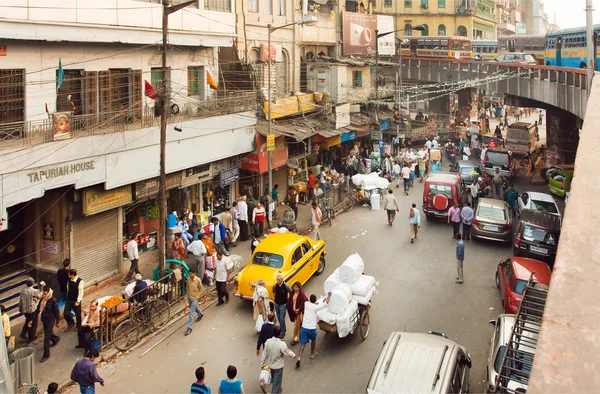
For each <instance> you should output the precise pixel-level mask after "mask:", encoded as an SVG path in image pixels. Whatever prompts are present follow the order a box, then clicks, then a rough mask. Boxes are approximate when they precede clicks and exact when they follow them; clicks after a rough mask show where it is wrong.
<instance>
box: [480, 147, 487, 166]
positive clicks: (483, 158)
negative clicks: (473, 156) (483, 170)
mask: <svg viewBox="0 0 600 394" xmlns="http://www.w3.org/2000/svg"><path fill="white" fill-rule="evenodd" d="M487 150H488V148H486V147H485V146H484V147H483V148H482V149H481V157H480V159H481V162H482V163H483V160H485V154H486V153H487Z"/></svg>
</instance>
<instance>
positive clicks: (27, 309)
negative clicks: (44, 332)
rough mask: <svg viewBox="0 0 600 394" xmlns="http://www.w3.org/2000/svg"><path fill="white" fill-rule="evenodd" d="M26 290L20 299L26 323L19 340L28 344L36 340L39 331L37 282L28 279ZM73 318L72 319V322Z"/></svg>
mask: <svg viewBox="0 0 600 394" xmlns="http://www.w3.org/2000/svg"><path fill="white" fill-rule="evenodd" d="M25 283H26V286H27V287H25V288H23V290H21V295H20V298H19V312H21V313H22V314H23V315H24V316H25V323H24V324H23V329H22V330H21V334H20V335H19V338H21V339H26V340H27V343H31V342H33V341H34V340H35V334H36V331H37V319H36V318H35V309H36V306H37V301H38V292H37V290H36V289H35V288H34V287H33V286H34V285H35V281H34V280H33V278H29V279H27V282H25ZM72 320H73V318H71V321H72Z"/></svg>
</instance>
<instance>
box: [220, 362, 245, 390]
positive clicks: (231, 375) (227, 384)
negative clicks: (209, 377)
mask: <svg viewBox="0 0 600 394" xmlns="http://www.w3.org/2000/svg"><path fill="white" fill-rule="evenodd" d="M236 376H237V368H236V367H234V366H233V365H230V366H228V367H227V379H223V380H221V384H219V394H244V385H243V384H242V381H241V380H239V379H237V378H236Z"/></svg>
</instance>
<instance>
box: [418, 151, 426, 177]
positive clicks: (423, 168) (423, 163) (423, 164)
mask: <svg viewBox="0 0 600 394" xmlns="http://www.w3.org/2000/svg"><path fill="white" fill-rule="evenodd" d="M426 171H427V159H425V153H423V156H422V157H421V156H419V182H420V183H423V179H424V178H425V172H426Z"/></svg>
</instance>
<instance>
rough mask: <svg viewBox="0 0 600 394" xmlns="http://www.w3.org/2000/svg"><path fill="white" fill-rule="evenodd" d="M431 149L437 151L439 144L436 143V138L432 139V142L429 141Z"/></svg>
mask: <svg viewBox="0 0 600 394" xmlns="http://www.w3.org/2000/svg"><path fill="white" fill-rule="evenodd" d="M431 147H432V148H433V149H439V148H440V143H439V142H438V137H435V138H434V139H433V141H431Z"/></svg>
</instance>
